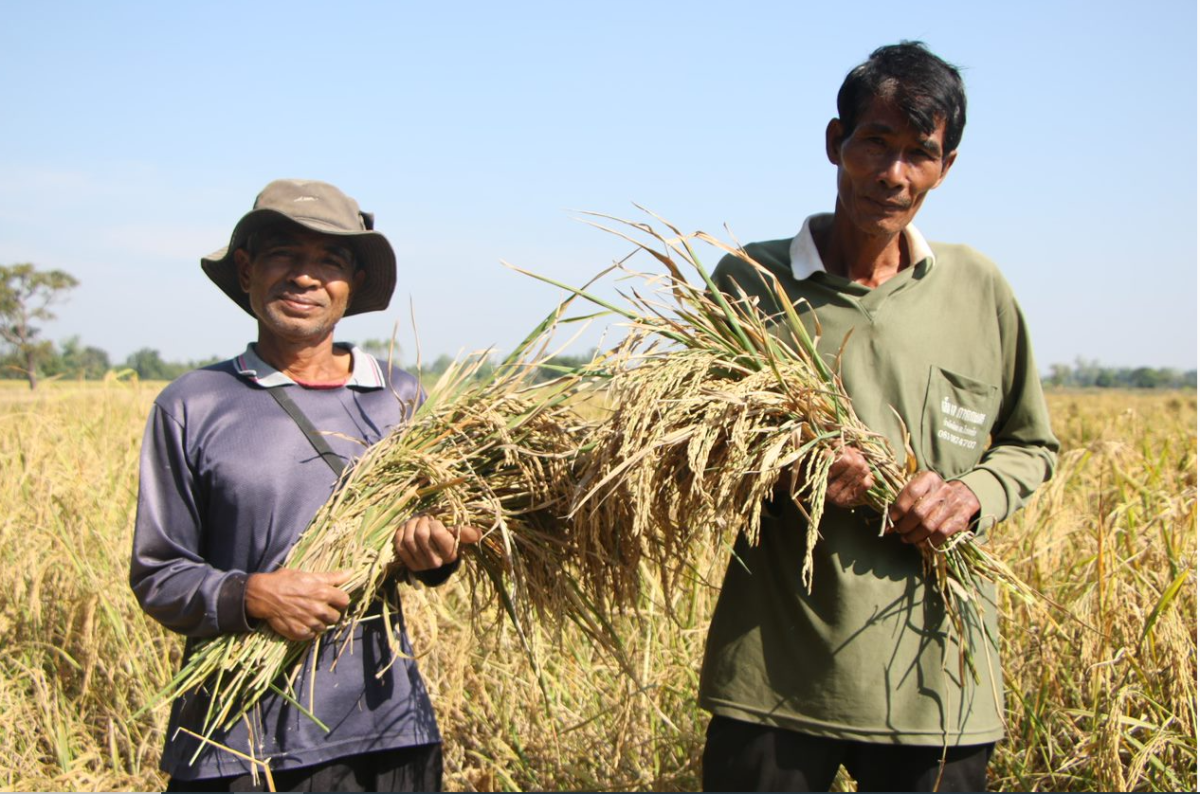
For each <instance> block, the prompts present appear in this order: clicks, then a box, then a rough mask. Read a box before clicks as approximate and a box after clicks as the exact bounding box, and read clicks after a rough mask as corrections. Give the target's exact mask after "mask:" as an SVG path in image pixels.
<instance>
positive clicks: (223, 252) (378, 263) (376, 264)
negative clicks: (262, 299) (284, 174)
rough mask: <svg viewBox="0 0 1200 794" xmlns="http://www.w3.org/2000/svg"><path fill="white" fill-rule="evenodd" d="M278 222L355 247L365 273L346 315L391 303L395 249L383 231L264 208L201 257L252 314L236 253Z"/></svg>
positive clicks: (225, 289)
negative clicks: (353, 228)
mask: <svg viewBox="0 0 1200 794" xmlns="http://www.w3.org/2000/svg"><path fill="white" fill-rule="evenodd" d="M277 224H283V225H288V226H299V227H301V228H303V229H308V230H309V231H314V232H319V233H321V234H329V235H333V236H335V237H341V238H344V239H345V240H346V242H347V243H348V244H349V245H350V247H351V249H353V251H354V260H355V262H356V263H357V265H358V268H359V270H361V271H362V272H363V273H365V274H366V275H365V277H364V278H363V281H362V283H361V284H360V285H358V287H357V288H356V289H355V290H354V292H353V293H352V294H351V296H350V303H349V305H348V306H347V307H346V313H345V314H344V315H343V316H344V317H349V316H350V315H352V314H362V313H363V312H377V311H382V310H383V309H386V308H387V307H388V304H389V303H391V301H392V293H393V292H394V291H395V290H396V252H395V251H393V250H392V245H391V243H389V242H388V240H387V238H386V237H384V236H383V235H382V234H380V233H379V232H377V231H374V230H367V231H354V232H347V231H345V230H344V229H337V228H331V227H329V226H328V225H327V224H324V223H321V222H319V221H312V220H308V219H305V220H303V221H302V220H297V219H295V218H292V217H289V216H287V215H284V214H283V213H281V212H276V211H275V210H269V209H261V210H252V211H250V212H248V213H246V214H245V215H243V216H242V219H241V220H240V221H238V224H237V226H235V227H234V228H233V234H232V235H230V237H229V245H227V246H225V247H224V248H222V249H220V250H218V251H214V252H213V253H211V254H209V255H208V256H205V257H201V259H200V267H201V268H202V269H203V270H204V273H205V274H206V275H207V276H208V277H209V278H210V279H211V280H212V282H213V283H214V284H216V285H217V286H218V287H220V288H221V291H222V292H224V293H225V294H226V295H228V296H229V298H230V299H231V300H232V301H233V302H234V303H236V304H237V305H238V306H241V307H242V308H243V309H244V310H245V311H246V313H247V314H249V315H250V316H251V317H254V316H255V314H254V309H253V308H251V306H250V296H249V295H247V294H246V292H245V291H244V290H243V289H242V284H241V281H240V280H239V279H238V273H237V265H236V264H234V261H233V252H234V251H236V250H237V249H239V248H242V247H244V246H245V245H246V240H247V239H248V238H249V237H250V235H251V234H253V233H254V232H256V231H258V230H259V229H262V228H264V227H266V226H274V225H277Z"/></svg>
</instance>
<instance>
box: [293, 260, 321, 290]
mask: <svg viewBox="0 0 1200 794" xmlns="http://www.w3.org/2000/svg"><path fill="white" fill-rule="evenodd" d="M314 273H316V267H315V265H314V264H313V263H312V262H309V260H307V259H300V260H297V262H296V263H295V264H294V265H293V266H292V270H291V272H290V273H288V281H290V282H292V283H293V284H295V285H296V286H298V287H303V288H304V289H311V288H312V287H315V286H317V285H318V284H320V283H321V280H320V279H319V278H317V277H316V276H315V275H313V274H314Z"/></svg>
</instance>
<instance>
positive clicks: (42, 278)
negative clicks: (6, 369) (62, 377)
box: [0, 262, 79, 389]
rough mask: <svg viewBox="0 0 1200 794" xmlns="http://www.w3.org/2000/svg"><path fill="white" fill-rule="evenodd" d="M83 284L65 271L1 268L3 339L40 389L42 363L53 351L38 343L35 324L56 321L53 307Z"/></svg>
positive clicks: (32, 384) (0, 323)
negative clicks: (56, 302)
mask: <svg viewBox="0 0 1200 794" xmlns="http://www.w3.org/2000/svg"><path fill="white" fill-rule="evenodd" d="M78 285H79V281H78V280H77V279H76V278H75V277H74V276H72V275H71V274H69V273H66V272H64V271H62V270H38V269H37V268H36V267H34V266H33V265H31V264H29V263H28V262H25V263H22V264H18V265H0V336H2V337H3V338H4V341H5V342H8V344H10V345H12V348H13V353H14V354H15V359H16V361H17V362H19V364H18V366H19V368H20V370H21V371H22V372H23V373H24V375H25V377H26V378H27V379H28V380H29V388H30V389H36V388H37V376H38V363H39V362H40V361H42V360H43V359H45V358H46V356H48V355H49V354H50V353H52V351H53V345H52V344H51V343H50V342H47V341H43V340H40V339H38V334H39V333H41V329H40V328H37V327H35V326H34V325H33V323H35V322H42V321H45V320H53V319H54V315H53V314H52V313H51V312H50V309H49V306H50V304H52V303H53V302H54V301H55V300H58V299H59V298H61V297H63V295H64V294H65V293H66V292H67V290H70V289H73V288H75V287H77V286H78Z"/></svg>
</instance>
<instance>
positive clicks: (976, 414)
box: [921, 366, 1000, 477]
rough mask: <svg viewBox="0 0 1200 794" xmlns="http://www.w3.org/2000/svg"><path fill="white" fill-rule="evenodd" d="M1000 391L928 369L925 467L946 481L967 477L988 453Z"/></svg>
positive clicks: (923, 432) (923, 422) (923, 428)
mask: <svg viewBox="0 0 1200 794" xmlns="http://www.w3.org/2000/svg"><path fill="white" fill-rule="evenodd" d="M999 392H1000V389H999V388H998V387H996V386H993V385H991V384H990V383H984V382H983V381H979V380H975V379H974V378H968V377H967V376H966V375H960V374H958V373H957V372H952V371H950V370H948V369H942V368H941V367H936V366H935V367H930V368H929V386H928V388H927V389H926V392H925V409H924V411H923V413H922V415H921V441H922V446H923V452H924V453H925V465H926V466H928V467H929V468H930V469H932V470H934V471H936V472H937V473H938V474H940V475H942V476H943V477H956V476H958V475H960V474H963V473H965V472H966V471H968V470H969V469H971V467H973V466H974V465H975V464H976V463H978V462H979V458H980V457H981V456H982V455H983V453H984V451H985V450H987V446H988V434H989V433H990V432H991V429H992V425H993V424H995V422H996V409H997V407H998V406H997V401H998V400H997V397H998V395H999Z"/></svg>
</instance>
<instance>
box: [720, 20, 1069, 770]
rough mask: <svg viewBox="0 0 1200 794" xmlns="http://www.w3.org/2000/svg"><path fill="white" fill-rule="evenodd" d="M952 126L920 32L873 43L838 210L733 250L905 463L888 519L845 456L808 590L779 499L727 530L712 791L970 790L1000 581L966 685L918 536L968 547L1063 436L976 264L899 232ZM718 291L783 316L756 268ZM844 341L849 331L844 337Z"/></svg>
mask: <svg viewBox="0 0 1200 794" xmlns="http://www.w3.org/2000/svg"><path fill="white" fill-rule="evenodd" d="M965 121H966V96H965V93H964V91H963V85H962V80H961V78H960V77H959V74H958V72H957V70H956V69H955V68H954V67H952V66H950V65H949V64H947V63H945V62H944V61H942V60H941V59H940V58H938V57H937V56H935V55H933V54H932V53H930V52H929V51H928V50H927V49H926V48H925V47H924V45H922V44H920V43H911V42H903V43H901V44H898V45H893V46H888V47H882V48H880V49H878V50H876V51H875V52H874V53H873V54H872V55H871V57H870V58H869V59H868V60H867V61H866V62H865V63H863V64H862V65H860V66H858V67H856V68H855V69H853V70H852V71H851V72H850V73H849V74H848V75H847V77H846V80H845V82H844V83H843V85H842V88H841V90H840V91H839V93H838V118H836V119H833V120H832V121H830V122H829V125H828V127H827V129H826V136H825V141H826V153H827V155H828V157H829V160H830V162H831V163H833V165H835V166H836V167H837V203H836V205H835V207H834V211H833V213H832V214H822V215H813V216H811V217H809V218H808V219H807V220H806V221H805V222H804V226H803V228H802V229H801V231H800V233H799V234H798V235H796V236H795V237H794V238H789V239H783V240H775V241H770V242H764V243H755V244H752V245H749V246H747V248H746V250H747V252H748V253H749V255H750V256H751V257H752V258H753V259H754V260H755V261H756V262H758V263H759V264H761V265H762V266H763V267H766V268H768V269H769V270H771V271H772V272H773V273H774V274H775V275H776V276H777V277H778V278H779V280H780V282H781V283H782V284H783V285H784V288H785V289H786V291H787V292H788V295H789V297H790V298H791V300H793V301H802V302H801V303H799V304H798V308H800V309H801V310H802V311H804V312H806V313H807V314H806V319H807V322H808V323H809V325H810V328H815V325H816V324H815V323H814V322H813V318H812V314H815V315H816V318H817V319H818V320H819V322H820V326H821V331H822V336H821V339H820V341H819V345H818V348H819V350H820V351H821V352H822V354H823V355H825V356H826V357H827V358H828V360H829V361H831V362H832V361H833V360H834V358H835V357H836V356H837V355H838V351H839V348H842V345H843V340H847V337H848V336H849V339H848V340H847V341H846V342H845V346H844V349H843V350H842V353H841V359H840V367H841V375H842V379H843V382H844V384H845V386H846V389H847V391H848V393H849V394H850V396H851V399H852V400H853V403H854V409H855V411H856V412H857V414H858V416H859V417H860V418H861V419H862V420H863V421H865V422H866V423H867V424H868V425H869V426H870V427H871V428H872V429H874V430H876V431H878V432H880V433H882V434H884V435H886V436H887V437H888V439H889V440H890V442H891V444H892V448H893V449H894V450H896V451H897V452H898V453H899V454H900V455H903V454H904V452H903V450H905V448H906V443H905V442H906V440H907V441H908V443H909V444H910V445H911V447H912V451H913V453H914V455H915V457H916V460H917V463H918V469H919V470H918V473H917V474H916V475H914V476H913V478H912V479H911V480H910V482H909V483H908V484H907V485H906V486H905V487H904V489H903V490H902V491H901V493H900V494H899V496H898V498H897V499H896V502H895V504H894V505H893V506H892V508H891V509H890V518H891V522H892V529H891V531H890V532H889V534H888V535H886V536H884V537H878V529H879V526H880V517H879V516H878V515H876V514H873V513H872V512H871V511H870V510H869V509H867V508H865V507H862V506H860V505H861V504H862V501H863V496H864V494H865V492H866V490H867V489H868V488H869V487H870V486H871V484H872V480H871V474H870V472H869V470H868V468H867V466H866V462H865V460H864V459H863V458H862V456H861V455H860V454H858V453H857V452H855V451H853V450H849V449H847V450H845V451H844V452H843V453H842V454H841V456H840V457H839V459H838V460H837V462H836V463H835V464H834V467H833V470H832V471H831V473H830V482H829V491H828V497H827V502H828V506H827V510H826V512H825V516H824V518H823V519H822V521H821V525H820V527H819V533H820V540H819V542H818V543H817V546H816V550H815V553H814V560H813V565H814V571H813V579H812V588H811V592H810V591H809V590H808V589H807V588H806V587H805V586H804V584H803V583H802V582H801V560H802V559H803V556H802V555H803V549H804V535H805V533H806V532H810V531H813V528H811V527H808V526H807V524H806V521H805V519H804V516H803V514H802V513H801V512H800V511H799V510H798V509H796V508H795V506H794V505H792V504H791V502H790V500H789V499H786V498H780V499H777V500H775V502H774V503H773V504H772V505H770V506H769V510H768V511H767V515H765V516H764V522H763V531H762V534H761V542H760V543H759V545H758V546H756V547H753V548H751V547H750V546H749V544H748V543H746V542H745V539H744V538H742V539H741V540H740V541H739V543H738V545H737V547H736V554H737V559H736V560H735V561H734V562H732V563H731V565H730V566H729V569H728V570H727V572H726V575H725V581H724V584H723V585H722V590H721V595H720V598H719V600H718V603H717V607H716V610H715V612H714V614H713V620H712V625H711V628H710V632H709V637H708V644H707V648H706V652H705V659H704V667H703V671H702V674H701V683H700V703H701V705H702V706H703V707H704V708H706V709H708V710H709V711H711V712H712V713H713V720H712V722H711V724H710V726H709V732H708V743H707V746H706V748H705V753H704V786H705V788H706V789H708V790H770V789H786V790H795V791H802V790H827V789H828V788H829V786H830V784H831V783H832V781H833V778H834V775H835V774H836V772H837V769H838V766H839V765H844V766H845V767H846V768H847V770H848V771H849V772H850V773H851V774H852V775H853V776H854V777H855V778H856V780H857V782H858V785H859V790H860V791H865V790H891V791H922V790H926V791H928V790H932V789H934V788H940V790H942V791H950V790H954V791H973V790H979V791H981V790H984V789H985V788H986V782H987V781H986V767H987V762H988V759H989V758H990V756H991V753H992V749H993V748H994V746H995V742H996V741H997V740H999V739H1000V738H1001V737H1002V736H1003V733H1004V724H1003V716H1002V714H1003V704H1002V698H1003V693H1002V687H1001V674H1000V668H999V657H998V654H997V652H996V648H995V646H994V643H993V641H992V640H989V639H988V636H990V637H996V636H998V635H997V631H996V615H995V609H994V592H992V590H991V589H987V590H985V592H983V593H982V594H981V596H982V598H983V603H984V613H985V614H984V616H983V618H982V620H978V619H975V617H974V616H971V618H970V619H969V620H968V626H967V628H968V635H969V636H968V640H967V641H968V642H969V643H970V645H971V648H972V650H973V654H974V659H975V666H976V670H977V671H978V679H979V680H978V681H976V680H975V677H974V676H973V675H972V674H971V672H970V671H969V670H963V669H961V667H960V665H959V658H960V648H959V645H958V639H957V637H956V635H955V634H954V632H953V631H951V630H950V629H949V627H948V625H947V621H946V616H945V612H944V609H943V606H942V602H941V597H940V595H939V594H938V593H937V592H936V590H935V589H934V588H932V587H931V586H930V585H929V582H928V579H927V577H926V575H925V574H924V571H923V569H922V560H921V554H920V548H919V547H920V545H921V544H931V545H933V546H935V547H937V546H941V545H942V544H944V543H946V541H947V540H949V539H950V538H952V537H954V536H955V535H958V534H959V533H961V532H964V531H970V532H974V533H975V534H976V535H977V537H979V538H981V539H982V538H983V536H985V535H986V533H987V531H988V530H990V529H991V528H992V527H993V526H994V525H995V524H996V523H997V522H999V521H1002V520H1004V519H1005V518H1007V517H1008V516H1010V515H1012V514H1013V513H1014V512H1015V511H1016V510H1017V509H1019V508H1020V507H1021V506H1022V505H1023V504H1024V503H1025V501H1026V500H1027V499H1028V498H1029V496H1030V495H1031V494H1032V492H1033V491H1034V490H1035V489H1036V488H1037V487H1038V486H1039V485H1040V484H1041V483H1043V482H1044V481H1046V480H1047V479H1048V478H1049V477H1050V475H1051V473H1052V472H1053V468H1054V463H1055V456H1056V452H1057V449H1058V442H1057V441H1056V440H1055V438H1054V436H1053V434H1052V433H1051V431H1050V424H1049V417H1048V415H1047V411H1046V405H1045V400H1044V398H1043V396H1042V392H1041V386H1040V382H1039V378H1038V373H1037V369H1036V366H1035V365H1034V361H1033V354H1032V350H1031V347H1030V342H1029V334H1028V330H1027V328H1026V325H1025V321H1024V318H1023V316H1022V314H1021V311H1020V309H1019V307H1018V306H1017V303H1016V301H1015V299H1014V298H1013V295H1012V291H1011V289H1010V288H1009V286H1008V284H1007V283H1006V282H1005V280H1004V278H1003V277H1002V276H1001V275H1000V272H999V271H998V270H997V269H996V267H995V265H994V264H992V263H991V262H990V261H989V260H988V259H986V258H985V257H983V256H982V255H981V254H979V253H977V252H976V251H974V250H972V249H970V248H968V247H966V246H961V245H946V244H940V243H929V242H927V241H926V240H925V238H924V237H923V236H922V235H921V234H920V232H918V231H917V229H916V227H915V226H913V225H912V221H913V218H914V217H915V216H916V214H917V212H918V210H920V208H921V205H922V203H923V202H924V200H925V198H926V196H927V195H928V193H929V192H930V191H931V190H933V189H934V188H936V187H938V186H939V185H940V184H941V183H942V181H943V180H944V179H945V178H946V175H947V173H948V172H949V170H950V167H951V165H953V163H954V159H955V156H956V154H957V148H958V143H959V140H960V139H961V137H962V130H963V126H964V124H965ZM715 276H716V281H717V284H718V285H719V286H720V287H721V288H722V289H723V290H724V291H726V292H728V293H730V294H736V293H737V289H735V285H736V286H737V288H740V289H741V290H743V291H745V292H746V293H747V294H749V295H751V296H754V297H757V298H758V300H759V302H760V305H761V306H762V307H764V308H765V309H767V310H772V309H773V308H774V309H777V308H778V307H777V305H776V303H775V299H774V296H773V294H772V293H771V292H770V291H769V290H768V289H766V288H765V286H764V284H763V281H762V279H761V277H760V276H759V275H758V274H757V273H756V272H755V271H754V270H753V268H752V267H751V266H749V265H748V264H747V263H745V262H744V261H742V260H741V259H739V258H737V257H733V256H729V257H726V258H725V259H724V260H723V261H722V262H721V264H720V265H719V266H718V268H717V271H716V274H715ZM851 332H853V334H851Z"/></svg>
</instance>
